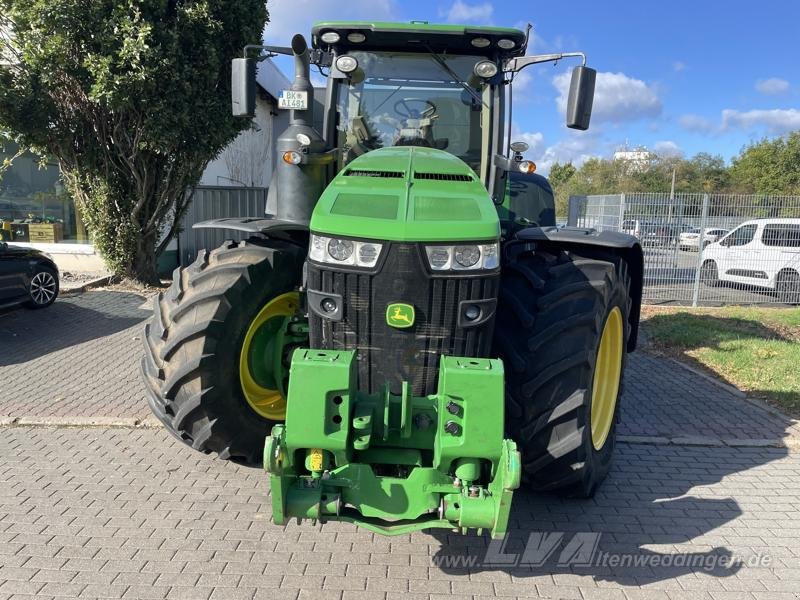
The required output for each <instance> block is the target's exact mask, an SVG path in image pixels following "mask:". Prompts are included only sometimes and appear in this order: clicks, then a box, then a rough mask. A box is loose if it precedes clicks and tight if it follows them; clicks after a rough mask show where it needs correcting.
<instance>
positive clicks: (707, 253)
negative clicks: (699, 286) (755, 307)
mask: <svg viewBox="0 0 800 600" xmlns="http://www.w3.org/2000/svg"><path fill="white" fill-rule="evenodd" d="M701 265H702V266H701V271H700V277H701V279H702V280H703V281H704V282H705V283H706V284H708V285H717V284H718V283H719V282H733V283H740V284H746V285H748V286H755V287H760V288H766V289H768V290H774V291H775V292H777V293H778V297H779V298H780V300H781V301H782V302H786V303H788V304H800V219H756V220H753V221H747V222H745V223H742V224H741V225H739V227H737V228H736V229H734V230H733V231H731V232H730V233H729V234H728V235H726V236H725V237H723V238H722V239H721V240H720V241H719V242H715V243H713V244H709V245H708V246H707V247H706V248H705V249H704V250H703V255H702V263H701Z"/></svg>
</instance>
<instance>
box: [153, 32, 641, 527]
mask: <svg viewBox="0 0 800 600" xmlns="http://www.w3.org/2000/svg"><path fill="white" fill-rule="evenodd" d="M311 41H312V43H311V46H310V47H308V46H307V43H306V40H305V38H304V37H303V36H302V35H295V36H294V38H293V39H292V41H291V47H274V46H248V47H247V48H245V49H244V54H243V57H242V58H237V59H235V60H234V61H233V65H232V96H233V110H234V114H236V115H239V116H242V117H247V116H252V115H253V114H254V110H255V70H256V66H257V63H258V61H259V60H262V59H263V58H264V57H266V56H274V55H276V54H286V55H290V56H293V57H294V65H295V78H294V81H293V84H292V85H291V89H288V90H285V91H283V92H282V93H281V94H280V98H279V99H278V101H279V106H280V107H282V108H285V109H287V110H290V111H291V115H290V124H289V127H288V128H287V129H286V131H284V132H283V134H282V135H281V136H280V137H279V138H278V140H277V143H276V146H277V147H276V155H277V156H278V161H277V162H278V164H277V167H276V168H275V170H274V173H273V178H272V184H271V186H270V189H269V195H270V200H271V201H273V202H268V205H269V206H276V207H277V208H276V210H275V214H264V215H260V216H254V217H251V218H245V219H241V218H237V219H234V218H230V219H218V220H216V221H213V222H207V223H204V224H201V226H204V227H223V228H227V229H231V230H238V231H240V232H242V231H243V232H246V234H247V236H248V239H247V241H242V242H236V243H234V242H229V243H225V244H223V245H222V246H221V247H219V248H217V249H215V250H212V251H203V252H201V253H200V254H199V256H198V257H197V260H196V262H195V263H194V264H192V265H191V266H189V267H187V268H185V269H179V270H176V272H175V275H174V280H173V283H172V286H171V288H169V290H168V291H166V292H164V293H163V294H159V295H158V297H157V298H156V300H155V303H154V307H153V309H154V314H153V318H152V320H151V321H150V322H149V323H148V324H147V325H146V328H145V336H144V346H145V356H144V358H143V360H142V371H143V375H144V379H145V382H146V386H147V390H148V393H149V402H150V406H151V408H152V410H153V412H154V413H155V414H156V416H157V417H158V418H159V419H160V420H161V421H162V422H163V423H164V425H165V427H166V428H167V429H168V430H169V431H170V432H172V433H173V434H174V435H175V436H177V437H178V438H179V439H181V440H182V441H184V442H185V443H186V444H188V445H190V446H191V447H192V448H194V449H196V450H199V451H201V452H205V453H211V452H215V453H217V454H218V455H219V457H220V458H223V459H230V460H234V461H237V462H241V463H246V464H263V467H264V468H265V469H266V471H268V473H269V477H270V492H271V497H272V517H273V520H274V521H275V523H277V524H283V523H285V522H286V521H287V520H288V519H290V518H297V519H298V520H301V519H310V520H320V521H348V522H353V523H356V524H358V525H360V526H362V527H366V528H368V529H370V530H373V531H376V532H380V533H384V534H403V533H408V532H410V531H415V530H421V529H426V528H433V527H446V528H451V529H452V528H456V529H458V530H460V531H467V530H468V529H476V530H479V531H480V530H487V531H491V533H492V534H493V535H494V536H500V535H503V534H504V532H505V530H506V527H507V523H508V515H509V510H510V506H511V499H512V493H513V491H514V490H515V489H517V488H518V487H519V486H520V484H522V485H525V486H527V487H528V488H530V489H533V490H558V491H559V492H561V493H565V494H569V495H572V496H579V497H587V496H591V495H592V494H593V493H594V491H595V490H596V489H597V486H598V485H599V484H600V482H601V481H602V480H603V478H604V477H605V475H606V473H607V472H608V469H609V464H610V462H611V456H612V452H613V449H614V437H615V423H616V420H617V415H618V410H619V408H618V398H619V394H620V387H621V383H622V375H623V370H624V366H625V357H626V354H627V353H628V352H631V351H632V350H633V349H634V347H635V345H636V333H637V328H638V322H639V305H640V299H641V287H642V251H641V248H640V247H639V245H638V244H637V242H636V240H635V238H633V237H630V236H627V235H623V234H618V233H609V232H598V231H594V230H591V229H576V228H569V227H556V223H555V207H554V200H553V193H552V190H551V188H550V186H549V184H548V182H547V180H546V179H545V178H544V177H541V176H539V175H537V174H536V173H535V172H534V171H535V168H536V167H535V165H534V163H532V162H530V161H528V160H525V159H524V157H523V153H524V152H525V150H526V149H527V148H526V146H525V144H523V143H512V140H511V139H510V132H511V114H510V113H511V106H512V102H511V90H512V87H513V79H514V76H515V75H516V74H517V73H519V72H520V71H521V70H522V69H523V68H526V67H528V66H529V65H533V64H537V63H545V62H552V61H558V60H563V59H568V58H583V61H582V62H583V64H580V65H578V66H576V67H575V68H574V70H573V72H572V80H571V85H570V90H569V100H568V103H567V106H566V119H567V126H568V127H572V128H575V129H581V130H583V129H586V128H587V127H588V125H589V119H590V114H591V108H592V98H593V95H594V81H595V71H594V70H592V69H590V68H588V67H586V66H585V57H583V55H582V54H580V53H569V54H548V55H540V56H525V51H526V47H527V41H528V34H527V32H525V31H521V30H517V29H508V28H499V27H471V26H457V25H429V24H427V23H420V22H412V23H410V24H399V23H377V22H376V23H373V22H323V23H317V24H316V25H315V26H314V28H313V31H312V35H311ZM256 51H257V52H256ZM253 53H255V54H257V55H255V56H254V55H253ZM311 65H314V66H315V67H316V68H318V69H320V71H321V72H322V73H323V74H324V75H326V76H327V88H326V91H325V101H324V115H323V118H322V122H323V127H322V131H317V130H316V129H315V128H314V127H313V123H314V119H313V114H312V112H313V110H314V102H313V95H314V90H313V88H312V86H311V84H310V81H309V69H310V67H311Z"/></svg>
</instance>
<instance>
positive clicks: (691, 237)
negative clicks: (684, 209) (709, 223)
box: [678, 227, 728, 250]
mask: <svg viewBox="0 0 800 600" xmlns="http://www.w3.org/2000/svg"><path fill="white" fill-rule="evenodd" d="M727 234H728V230H727V229H719V228H717V227H706V233H705V235H703V247H705V246H708V245H709V244H713V243H714V242H718V241H719V240H720V239H722V237H723V236H725V235H727ZM678 248H679V249H681V250H700V229H698V228H697V227H692V228H691V229H689V230H688V231H684V232H683V233H681V234H680V236H678Z"/></svg>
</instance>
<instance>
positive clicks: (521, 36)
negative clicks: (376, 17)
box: [311, 21, 527, 57]
mask: <svg viewBox="0 0 800 600" xmlns="http://www.w3.org/2000/svg"><path fill="white" fill-rule="evenodd" d="M327 32H336V33H338V34H339V36H340V39H339V41H338V42H336V43H334V44H327V43H325V42H323V41H322V39H321V36H322V35H323V34H324V33H327ZM354 32H358V33H361V34H363V35H364V37H365V39H364V41H363V42H351V41H349V40H348V39H347V35H348V34H350V33H354ZM526 37H527V36H526V34H525V32H523V31H521V30H519V29H514V28H511V27H476V26H472V25H432V24H429V23H428V22H426V21H411V22H410V23H385V22H380V21H322V22H318V23H315V24H314V26H313V27H312V29H311V42H312V45H313V46H314V48H320V49H327V48H329V47H333V48H337V49H352V50H356V49H358V50H388V51H392V50H394V51H405V52H427V50H428V48H430V49H431V50H435V51H437V52H443V51H446V52H447V53H449V54H472V55H478V56H490V57H494V56H501V57H512V56H521V55H523V54H524V53H525V44H526ZM476 38H485V39H488V40H489V45H487V46H486V47H484V48H479V47H476V46H474V45H473V44H472V40H474V39H476ZM502 39H505V40H511V41H512V42H513V43H514V46H513V47H512V48H510V49H503V48H500V47H499V46H498V45H497V42H498V41H499V40H502Z"/></svg>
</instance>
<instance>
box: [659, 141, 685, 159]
mask: <svg viewBox="0 0 800 600" xmlns="http://www.w3.org/2000/svg"><path fill="white" fill-rule="evenodd" d="M653 152H655V153H656V154H658V155H659V156H683V150H681V148H680V146H678V144H676V143H675V142H673V141H672V140H661V141H658V142H656V143H655V144H653Z"/></svg>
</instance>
